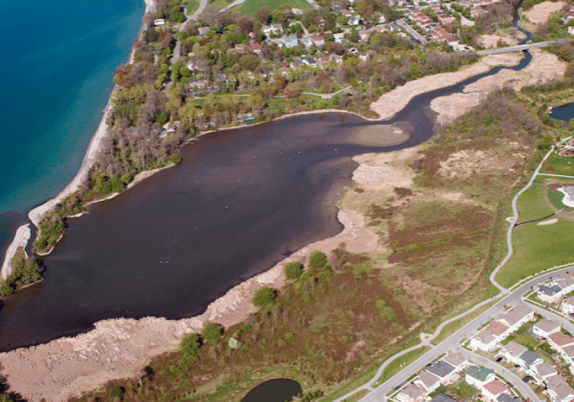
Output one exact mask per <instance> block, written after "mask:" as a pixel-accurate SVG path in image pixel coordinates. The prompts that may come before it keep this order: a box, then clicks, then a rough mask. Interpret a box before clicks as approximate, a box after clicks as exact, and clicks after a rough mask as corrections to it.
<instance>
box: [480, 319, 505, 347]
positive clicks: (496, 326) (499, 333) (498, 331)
mask: <svg viewBox="0 0 574 402" xmlns="http://www.w3.org/2000/svg"><path fill="white" fill-rule="evenodd" d="M484 329H485V330H486V331H488V332H490V333H491V334H492V335H494V336H495V337H496V341H497V342H500V341H502V340H504V338H506V336H507V335H508V334H509V333H510V331H509V330H510V328H509V327H508V325H504V324H503V323H501V322H500V321H496V320H494V321H491V322H490V323H489V324H488V325H487V326H486V328H484Z"/></svg>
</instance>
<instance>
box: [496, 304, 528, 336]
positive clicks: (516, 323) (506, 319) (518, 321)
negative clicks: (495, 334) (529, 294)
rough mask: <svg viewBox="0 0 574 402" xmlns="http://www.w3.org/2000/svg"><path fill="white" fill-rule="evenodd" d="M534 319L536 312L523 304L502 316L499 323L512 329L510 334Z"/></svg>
mask: <svg viewBox="0 0 574 402" xmlns="http://www.w3.org/2000/svg"><path fill="white" fill-rule="evenodd" d="M532 319H534V311H532V309H531V308H530V307H528V306H525V305H524V304H521V305H519V306H516V307H514V308H513V309H512V310H511V311H509V312H507V313H504V314H502V316H501V317H500V318H499V319H498V321H500V322H501V323H503V324H505V325H507V326H508V327H509V328H510V329H509V332H514V331H516V330H517V329H518V328H520V327H521V326H522V325H523V324H526V323H527V322H528V321H530V320H532Z"/></svg>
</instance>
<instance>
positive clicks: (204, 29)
mask: <svg viewBox="0 0 574 402" xmlns="http://www.w3.org/2000/svg"><path fill="white" fill-rule="evenodd" d="M210 29H211V27H199V28H197V34H198V35H199V36H205V34H206V33H208V32H209V30H210Z"/></svg>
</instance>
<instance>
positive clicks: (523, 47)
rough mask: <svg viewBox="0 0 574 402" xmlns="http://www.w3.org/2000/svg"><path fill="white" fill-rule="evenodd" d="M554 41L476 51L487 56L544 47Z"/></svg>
mask: <svg viewBox="0 0 574 402" xmlns="http://www.w3.org/2000/svg"><path fill="white" fill-rule="evenodd" d="M553 43H554V41H549V42H538V43H530V44H528V45H518V46H507V47H500V48H498V49H488V50H480V51H478V52H476V53H477V54H478V55H481V56H486V55H489V54H497V53H509V52H517V51H519V50H529V49H539V48H542V47H546V46H549V45H551V44H553Z"/></svg>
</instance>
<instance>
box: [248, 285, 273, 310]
mask: <svg viewBox="0 0 574 402" xmlns="http://www.w3.org/2000/svg"><path fill="white" fill-rule="evenodd" d="M276 298H277V292H275V290H273V289H271V288H268V287H267V286H263V287H262V288H261V289H259V290H258V291H257V292H255V295H253V299H251V302H252V303H253V304H254V305H255V306H257V307H266V306H269V305H272V304H274V303H275V299H276Z"/></svg>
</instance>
